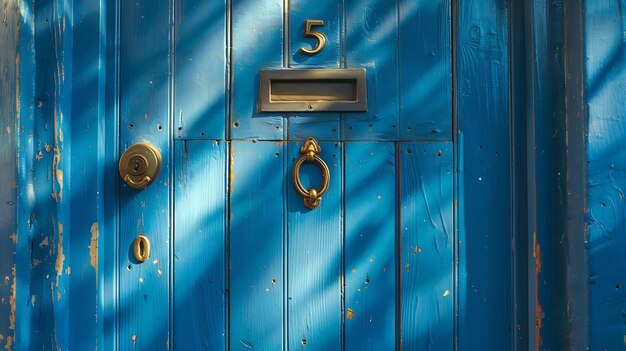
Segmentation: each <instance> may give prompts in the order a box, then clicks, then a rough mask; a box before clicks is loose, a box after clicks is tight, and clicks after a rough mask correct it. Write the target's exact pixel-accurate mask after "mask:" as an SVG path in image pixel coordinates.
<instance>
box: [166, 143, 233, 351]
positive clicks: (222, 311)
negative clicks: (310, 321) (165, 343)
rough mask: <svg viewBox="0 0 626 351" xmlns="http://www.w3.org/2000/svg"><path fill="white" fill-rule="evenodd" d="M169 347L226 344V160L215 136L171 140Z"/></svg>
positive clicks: (199, 347) (201, 347) (210, 347)
mask: <svg viewBox="0 0 626 351" xmlns="http://www.w3.org/2000/svg"><path fill="white" fill-rule="evenodd" d="M174 148H175V159H174V162H175V165H176V169H175V171H174V191H175V202H174V204H175V208H174V213H175V217H174V218H175V219H174V251H173V260H172V265H173V272H174V273H173V282H174V285H173V289H174V290H173V295H174V296H173V301H174V310H173V313H174V318H173V322H174V323H173V326H172V327H173V329H174V333H173V335H174V343H173V345H174V349H176V350H223V349H224V345H225V344H226V325H227V323H226V315H227V314H226V312H227V311H226V298H225V297H226V290H227V288H226V278H227V277H226V276H225V273H226V270H225V263H226V257H225V253H226V242H225V240H226V235H225V233H226V232H225V228H226V217H225V213H226V211H225V210H226V205H227V202H226V165H227V163H226V161H227V160H228V154H227V145H226V143H225V142H218V141H182V140H177V141H176V143H175V147H174Z"/></svg>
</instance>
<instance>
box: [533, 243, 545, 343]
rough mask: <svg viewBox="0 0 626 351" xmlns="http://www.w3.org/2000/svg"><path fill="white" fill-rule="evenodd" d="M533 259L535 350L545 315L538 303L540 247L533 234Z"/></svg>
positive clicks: (539, 339)
mask: <svg viewBox="0 0 626 351" xmlns="http://www.w3.org/2000/svg"><path fill="white" fill-rule="evenodd" d="M533 257H534V259H535V350H537V351H539V348H540V346H541V344H542V340H541V328H542V327H543V318H544V316H545V314H544V313H543V309H542V308H541V304H540V303H539V273H540V272H541V245H539V243H537V233H536V232H533Z"/></svg>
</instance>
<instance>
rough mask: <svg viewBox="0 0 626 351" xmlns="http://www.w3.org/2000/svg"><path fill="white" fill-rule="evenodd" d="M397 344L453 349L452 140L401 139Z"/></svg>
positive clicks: (411, 347) (404, 347)
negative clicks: (399, 336) (399, 327)
mask: <svg viewBox="0 0 626 351" xmlns="http://www.w3.org/2000/svg"><path fill="white" fill-rule="evenodd" d="M399 152H400V155H399V158H400V178H401V189H402V191H401V195H400V206H401V207H400V208H401V215H400V217H401V221H400V230H401V245H400V255H401V262H400V270H401V276H402V278H401V281H402V302H401V310H402V349H404V350H427V349H433V350H452V349H453V341H454V301H455V296H456V292H455V291H454V279H453V277H454V275H453V269H454V229H453V226H452V201H453V200H452V198H453V184H452V180H453V177H452V152H453V147H452V144H451V143H402V144H400V150H399Z"/></svg>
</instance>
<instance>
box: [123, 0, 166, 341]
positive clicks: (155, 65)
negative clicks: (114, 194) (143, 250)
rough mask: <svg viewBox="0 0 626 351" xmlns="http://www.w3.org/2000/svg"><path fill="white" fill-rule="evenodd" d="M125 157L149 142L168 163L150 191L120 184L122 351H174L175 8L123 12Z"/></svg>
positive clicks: (147, 4)
mask: <svg viewBox="0 0 626 351" xmlns="http://www.w3.org/2000/svg"><path fill="white" fill-rule="evenodd" d="M120 10H121V11H120V14H121V18H120V25H121V33H123V35H122V37H121V41H120V141H119V142H120V150H121V151H122V152H123V151H124V150H126V149H127V148H128V147H130V146H131V145H133V144H134V143H137V142H140V141H147V142H150V143H151V144H153V145H155V146H156V147H157V148H158V149H159V150H160V151H161V155H162V157H163V166H162V168H161V172H160V174H159V175H158V177H157V178H156V179H154V180H153V181H152V182H151V183H150V185H148V187H147V188H146V189H144V190H139V191H138V190H134V189H132V188H130V187H128V186H126V185H125V184H124V183H123V182H122V181H120V184H121V185H120V189H119V196H120V197H119V199H120V200H119V211H120V213H119V223H120V224H119V225H120V240H119V268H118V270H119V341H118V343H119V348H120V349H121V350H166V349H168V348H169V345H170V336H169V330H170V327H171V325H170V307H169V306H170V294H169V290H170V243H171V236H170V233H171V217H170V216H171V211H170V209H171V207H170V203H171V202H170V188H171V185H172V183H171V180H170V169H171V168H170V167H171V166H170V145H171V137H170V135H171V134H170V133H171V129H170V128H171V125H170V110H169V108H170V101H169V100H170V99H169V96H170V95H169V91H170V89H169V86H170V75H169V73H170V70H169V67H170V61H169V57H170V55H169V50H170V46H169V45H170V44H169V40H168V38H169V33H170V30H169V23H170V21H169V15H168V14H169V5H168V4H167V3H164V2H159V3H156V2H153V1H147V0H146V1H133V2H124V3H123V4H122V8H121V9H120ZM139 234H144V235H146V236H147V237H148V239H149V240H150V244H151V253H150V258H149V259H148V260H147V261H145V262H144V263H138V262H136V261H135V259H134V256H133V254H132V250H131V247H132V243H133V240H135V238H136V237H137V236H138V235H139Z"/></svg>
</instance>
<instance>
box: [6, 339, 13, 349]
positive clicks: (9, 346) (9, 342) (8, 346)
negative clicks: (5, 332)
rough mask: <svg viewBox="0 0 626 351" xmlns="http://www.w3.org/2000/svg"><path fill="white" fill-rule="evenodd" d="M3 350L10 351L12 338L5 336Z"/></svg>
mask: <svg viewBox="0 0 626 351" xmlns="http://www.w3.org/2000/svg"><path fill="white" fill-rule="evenodd" d="M4 348H5V349H6V350H8V351H11V349H12V348H13V337H12V336H7V343H6V344H5V345H4Z"/></svg>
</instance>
